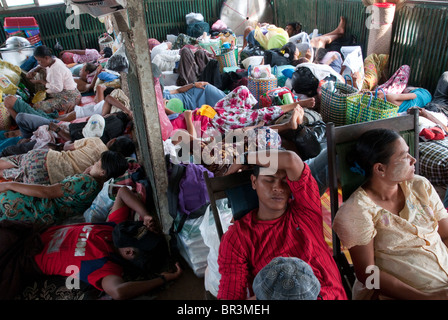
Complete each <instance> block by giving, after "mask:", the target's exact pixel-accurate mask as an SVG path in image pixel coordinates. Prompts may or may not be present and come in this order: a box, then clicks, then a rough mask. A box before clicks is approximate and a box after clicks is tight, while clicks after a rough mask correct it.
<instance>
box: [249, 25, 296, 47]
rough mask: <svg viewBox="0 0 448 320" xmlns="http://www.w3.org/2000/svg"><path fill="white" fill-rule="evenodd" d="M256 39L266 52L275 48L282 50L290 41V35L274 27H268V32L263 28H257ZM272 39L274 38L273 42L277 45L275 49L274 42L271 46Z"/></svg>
mask: <svg viewBox="0 0 448 320" xmlns="http://www.w3.org/2000/svg"><path fill="white" fill-rule="evenodd" d="M265 31H266V32H265ZM254 37H255V40H257V41H258V42H259V43H260V45H261V46H262V47H263V48H264V49H265V50H270V49H273V48H281V47H282V46H283V45H285V44H286V43H287V42H288V40H289V35H288V33H287V32H286V31H285V29H283V28H278V27H276V26H274V25H271V26H268V27H267V29H266V30H263V29H262V28H260V27H258V26H257V27H256V28H255V33H254ZM271 38H273V42H275V44H276V46H274V47H273V45H274V44H273V43H272V41H271V45H270V44H269V41H270V40H271ZM274 40H275V41H274ZM277 45H278V46H277Z"/></svg>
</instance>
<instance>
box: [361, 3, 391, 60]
mask: <svg viewBox="0 0 448 320" xmlns="http://www.w3.org/2000/svg"><path fill="white" fill-rule="evenodd" d="M374 6H375V8H374V9H373V11H372V15H371V16H370V17H369V18H370V19H371V20H370V25H368V26H367V27H368V28H369V42H368V45H367V56H368V55H370V54H372V53H376V54H390V45H391V41H392V23H393V21H394V16H395V4H394V3H389V2H384V3H375V4H374Z"/></svg>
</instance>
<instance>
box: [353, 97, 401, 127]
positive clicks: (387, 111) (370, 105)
mask: <svg viewBox="0 0 448 320" xmlns="http://www.w3.org/2000/svg"><path fill="white" fill-rule="evenodd" d="M377 94H378V89H377V91H376V93H375V96H373V94H372V93H371V92H366V93H364V94H355V95H353V96H351V97H348V98H347V113H346V121H345V124H347V125H348V124H354V123H360V122H368V121H374V120H379V119H387V118H392V117H396V116H397V115H398V108H399V107H398V106H397V105H395V104H393V103H390V102H387V100H386V97H384V99H379V98H377Z"/></svg>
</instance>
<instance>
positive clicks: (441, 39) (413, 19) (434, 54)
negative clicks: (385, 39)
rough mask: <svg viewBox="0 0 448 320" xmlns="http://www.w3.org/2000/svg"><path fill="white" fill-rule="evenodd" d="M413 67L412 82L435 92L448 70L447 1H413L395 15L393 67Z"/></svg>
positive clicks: (411, 83) (392, 50) (410, 82)
mask: <svg viewBox="0 0 448 320" xmlns="http://www.w3.org/2000/svg"><path fill="white" fill-rule="evenodd" d="M404 64H407V65H409V66H410V67H411V76H410V79H409V84H410V85H413V86H421V87H423V88H427V89H428V90H429V91H430V92H431V93H433V92H434V89H435V87H436V85H437V81H438V79H439V77H440V75H441V74H442V73H443V72H444V71H447V70H448V7H447V4H442V3H441V2H439V3H437V2H434V3H430V2H428V3H421V1H419V2H418V1H409V2H408V3H407V5H406V7H404V8H403V9H401V10H400V11H399V12H397V13H396V15H395V30H394V37H393V44H392V48H391V61H390V69H391V70H396V69H398V68H399V67H400V66H402V65H404Z"/></svg>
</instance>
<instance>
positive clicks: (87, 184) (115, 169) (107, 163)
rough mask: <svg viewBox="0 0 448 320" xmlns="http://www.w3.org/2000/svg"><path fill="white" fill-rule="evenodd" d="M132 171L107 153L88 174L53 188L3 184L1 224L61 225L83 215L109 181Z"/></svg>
mask: <svg viewBox="0 0 448 320" xmlns="http://www.w3.org/2000/svg"><path fill="white" fill-rule="evenodd" d="M127 168H128V163H127V161H126V159H125V157H124V156H122V155H121V154H119V153H117V152H114V151H105V152H103V153H102V154H101V159H100V160H99V161H97V162H96V163H95V164H94V165H93V166H91V167H89V168H87V169H86V170H85V171H84V173H81V174H75V175H73V176H70V177H67V178H66V179H64V180H62V181H61V182H60V183H56V184H52V185H37V184H26V183H20V182H2V183H0V220H3V219H13V220H22V221H33V222H35V223H39V224H53V223H56V224H59V223H61V222H62V221H63V220H64V219H66V218H69V217H73V216H76V215H82V214H83V213H84V211H85V210H86V209H87V208H89V206H90V205H91V204H92V201H93V200H94V199H95V197H96V196H97V194H98V193H99V191H100V190H101V188H102V185H103V183H104V182H105V181H107V180H109V179H110V178H116V177H119V176H120V175H122V174H123V173H124V172H125V171H126V170H127Z"/></svg>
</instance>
